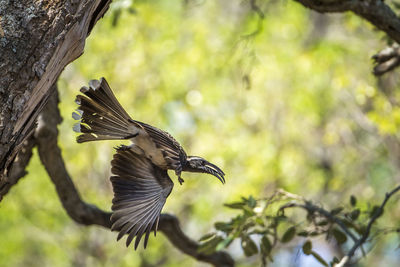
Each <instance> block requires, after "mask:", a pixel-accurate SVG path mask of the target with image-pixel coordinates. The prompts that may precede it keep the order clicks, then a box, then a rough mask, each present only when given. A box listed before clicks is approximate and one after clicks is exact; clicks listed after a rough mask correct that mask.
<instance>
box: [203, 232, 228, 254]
mask: <svg viewBox="0 0 400 267" xmlns="http://www.w3.org/2000/svg"><path fill="white" fill-rule="evenodd" d="M222 240H223V238H222V237H221V236H214V237H213V238H211V239H210V240H208V241H206V242H204V243H202V244H200V247H199V249H198V252H200V253H204V254H211V253H214V252H215V249H216V247H217V245H218V244H219V243H220V242H221V241H222Z"/></svg>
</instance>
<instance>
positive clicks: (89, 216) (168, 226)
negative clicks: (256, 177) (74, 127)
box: [35, 94, 234, 267]
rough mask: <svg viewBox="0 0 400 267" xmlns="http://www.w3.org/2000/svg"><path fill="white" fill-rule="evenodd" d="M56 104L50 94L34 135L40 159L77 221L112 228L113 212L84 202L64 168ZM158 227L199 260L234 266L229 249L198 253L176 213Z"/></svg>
mask: <svg viewBox="0 0 400 267" xmlns="http://www.w3.org/2000/svg"><path fill="white" fill-rule="evenodd" d="M57 104H58V99H57V95H56V94H55V95H53V96H51V98H50V99H49V102H48V105H47V106H46V107H45V108H44V110H43V112H42V114H41V115H40V117H39V123H38V129H37V132H36V134H35V136H36V138H37V140H38V150H39V156H40V159H41V161H42V163H43V165H44V166H45V168H46V170H47V172H48V174H49V176H50V178H51V180H52V182H53V183H54V185H55V187H56V190H57V193H58V196H59V198H60V201H61V203H62V205H63V206H64V208H65V210H66V211H67V213H68V215H69V216H70V217H71V218H72V219H73V220H74V221H76V222H77V223H80V224H84V225H93V224H94V225H100V226H103V227H106V228H110V227H111V223H110V216H111V213H110V212H105V211H103V210H101V209H99V208H97V207H96V206H94V205H91V204H88V203H85V202H84V201H83V200H82V199H81V197H80V195H79V193H78V191H77V189H76V187H75V185H74V183H73V181H72V179H71V177H70V176H69V174H68V171H67V169H66V167H65V164H64V161H63V158H62V155H61V151H60V148H59V147H58V145H57V138H58V130H57V124H58V123H60V122H61V116H60V114H59V111H58V107H57ZM159 230H160V231H161V232H162V233H163V234H164V235H165V236H166V237H167V238H168V239H169V241H170V242H171V243H172V244H173V245H174V246H175V247H176V248H177V249H178V250H180V251H181V252H183V253H185V254H187V255H189V256H192V257H194V258H195V259H196V260H198V261H203V262H207V263H210V264H212V265H214V266H225V267H232V266H234V261H233V259H232V257H231V256H230V255H229V254H228V253H226V252H223V251H219V252H215V253H212V254H209V255H208V254H203V253H199V252H198V248H199V244H198V243H197V242H196V241H194V240H192V239H190V238H189V237H188V236H186V235H185V233H183V231H182V229H181V228H180V225H179V220H178V219H177V218H176V217H175V216H173V215H170V214H162V215H161V217H160V223H159Z"/></svg>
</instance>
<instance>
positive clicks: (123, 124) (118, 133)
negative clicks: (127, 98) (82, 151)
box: [72, 78, 135, 143]
mask: <svg viewBox="0 0 400 267" xmlns="http://www.w3.org/2000/svg"><path fill="white" fill-rule="evenodd" d="M81 92H82V93H83V94H84V95H78V96H77V97H76V103H77V104H78V105H79V107H78V109H77V112H76V113H73V115H72V117H73V118H74V119H77V120H80V122H78V123H77V124H76V125H75V126H74V131H76V132H80V133H82V134H81V135H79V136H78V138H77V142H78V143H82V142H88V141H96V140H112V139H127V138H130V137H132V135H134V134H135V133H134V132H132V131H133V130H132V129H133V128H132V127H131V126H132V123H130V121H132V119H131V117H130V116H129V115H128V113H126V111H125V110H124V109H123V107H122V106H121V105H120V104H119V102H118V100H117V98H116V97H115V95H114V94H113V92H112V91H111V88H110V86H109V85H108V84H107V81H106V80H105V79H104V78H101V79H100V80H99V81H98V80H92V81H90V82H89V88H88V87H82V88H81Z"/></svg>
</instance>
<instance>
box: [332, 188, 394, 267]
mask: <svg viewBox="0 0 400 267" xmlns="http://www.w3.org/2000/svg"><path fill="white" fill-rule="evenodd" d="M398 191H400V185H399V186H397V187H396V188H395V189H393V190H392V191H390V192H389V193H386V196H385V199H384V200H383V202H382V204H381V205H380V206H379V208H378V209H377V210H376V211H375V213H374V214H373V215H372V217H371V219H370V220H369V222H368V225H367V228H366V229H365V232H364V234H363V235H362V236H361V237H360V238H359V239H358V241H357V242H356V243H355V244H354V245H353V247H352V248H351V249H350V250H349V252H348V253H347V255H346V256H344V257H343V258H342V259H341V260H340V262H339V263H338V264H336V265H335V267H343V266H345V264H346V263H348V262H349V260H350V259H351V257H353V256H354V253H355V252H356V250H357V249H358V248H359V247H361V246H362V245H363V244H364V243H365V242H366V241H367V239H368V237H369V234H370V232H371V228H372V225H373V224H374V223H375V222H376V220H377V219H378V218H379V217H380V216H381V215H382V214H383V210H384V208H385V205H386V203H387V202H388V201H389V199H390V198H391V197H392V196H393V195H394V194H396V193H397V192H398Z"/></svg>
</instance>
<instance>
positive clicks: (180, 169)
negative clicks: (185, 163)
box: [175, 166, 185, 185]
mask: <svg viewBox="0 0 400 267" xmlns="http://www.w3.org/2000/svg"><path fill="white" fill-rule="evenodd" d="M181 172H182V167H181V166H179V167H178V168H176V170H175V174H176V176H178V182H179V183H180V184H181V185H182V184H183V182H184V181H185V180H183V179H182V178H181Z"/></svg>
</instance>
